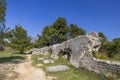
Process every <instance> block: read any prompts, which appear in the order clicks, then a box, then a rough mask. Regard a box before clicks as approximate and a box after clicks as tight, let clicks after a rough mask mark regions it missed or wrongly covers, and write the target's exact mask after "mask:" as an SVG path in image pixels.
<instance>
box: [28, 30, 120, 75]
mask: <svg viewBox="0 0 120 80" xmlns="http://www.w3.org/2000/svg"><path fill="white" fill-rule="evenodd" d="M100 47H101V41H100V38H99V36H98V34H97V33H95V32H91V33H90V34H87V35H82V36H77V37H75V38H73V39H70V40H68V41H65V42H63V43H61V44H55V45H52V46H49V47H44V48H40V49H31V50H30V51H32V52H33V54H47V53H52V54H51V58H53V59H59V55H61V52H62V55H63V56H64V57H65V58H67V59H68V61H69V63H70V64H71V65H73V66H75V67H84V68H86V69H89V70H92V71H95V72H106V71H110V72H115V73H119V72H120V63H116V62H114V63H111V62H110V61H104V60H99V59H96V58H94V57H93V56H92V52H93V51H98V50H99V48H100ZM44 62H45V63H49V60H46V61H44ZM47 69H48V70H49V69H50V70H53V71H54V69H55V70H56V67H52V68H51V67H50V68H47ZM60 69H61V68H60ZM58 71H59V70H58Z"/></svg>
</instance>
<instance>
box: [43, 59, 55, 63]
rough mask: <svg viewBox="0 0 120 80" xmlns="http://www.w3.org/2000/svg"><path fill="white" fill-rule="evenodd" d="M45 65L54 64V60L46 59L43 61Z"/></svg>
mask: <svg viewBox="0 0 120 80" xmlns="http://www.w3.org/2000/svg"><path fill="white" fill-rule="evenodd" d="M43 63H44V64H49V63H54V60H49V59H45V60H43Z"/></svg>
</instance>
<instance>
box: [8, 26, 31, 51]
mask: <svg viewBox="0 0 120 80" xmlns="http://www.w3.org/2000/svg"><path fill="white" fill-rule="evenodd" d="M9 34H10V36H9V41H10V45H11V47H12V48H14V49H17V50H19V51H20V53H24V50H25V49H26V48H27V47H28V46H29V45H30V44H31V37H29V36H28V35H27V31H26V30H25V29H23V28H22V26H21V25H16V26H15V29H12V30H10V32H9Z"/></svg>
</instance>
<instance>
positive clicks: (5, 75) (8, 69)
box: [0, 63, 18, 80]
mask: <svg viewBox="0 0 120 80" xmlns="http://www.w3.org/2000/svg"><path fill="white" fill-rule="evenodd" d="M15 65H16V64H14V63H2V64H0V80H14V79H15V78H16V77H17V76H18V74H17V73H16V72H14V71H13V70H14V66H15Z"/></svg>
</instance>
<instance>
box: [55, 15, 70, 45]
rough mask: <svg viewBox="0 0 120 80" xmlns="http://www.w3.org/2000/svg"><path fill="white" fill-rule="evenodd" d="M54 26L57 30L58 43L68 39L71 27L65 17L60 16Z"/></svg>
mask: <svg viewBox="0 0 120 80" xmlns="http://www.w3.org/2000/svg"><path fill="white" fill-rule="evenodd" d="M53 28H55V29H56V30H57V32H56V34H57V35H56V36H55V37H56V38H57V41H56V43H61V42H63V41H66V40H67V33H68V32H69V27H68V25H67V21H66V19H65V18H62V17H59V18H58V19H57V20H56V21H55V22H54V24H53Z"/></svg>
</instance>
